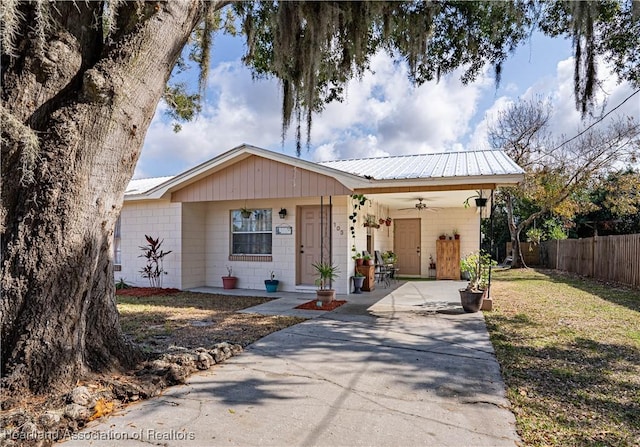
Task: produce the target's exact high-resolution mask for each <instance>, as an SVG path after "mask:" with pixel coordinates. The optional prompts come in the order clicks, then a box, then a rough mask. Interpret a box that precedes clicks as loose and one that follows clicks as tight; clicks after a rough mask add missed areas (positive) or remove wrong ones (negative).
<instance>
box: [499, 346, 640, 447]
mask: <svg viewBox="0 0 640 447" xmlns="http://www.w3.org/2000/svg"><path fill="white" fill-rule="evenodd" d="M508 338H509V336H508V334H507V336H506V337H504V338H498V339H494V346H495V349H496V353H497V354H498V358H500V359H501V365H502V368H503V374H504V376H505V378H506V380H507V383H508V386H509V388H510V389H511V390H512V392H513V393H514V395H515V396H516V400H517V401H518V402H517V404H516V405H519V406H521V407H523V409H524V410H525V412H529V413H537V414H538V416H537V418H542V419H544V418H545V417H549V418H550V419H558V420H562V425H563V426H564V427H563V430H562V431H560V430H558V431H557V432H556V433H555V436H556V442H557V443H558V444H561V445H569V444H570V445H583V446H601V445H634V443H635V442H637V440H638V439H640V387H639V383H638V377H639V375H640V370H639V368H638V365H640V350H639V349H636V348H634V347H630V346H624V345H619V344H609V343H602V342H598V341H595V340H591V339H588V338H576V339H574V340H572V341H571V342H567V343H564V344H560V345H554V346H546V347H541V348H536V347H532V346H527V345H524V346H518V345H516V344H514V343H510V342H509V341H508ZM522 396H525V397H522ZM550 412H551V414H550ZM534 436H535V431H534ZM532 442H533V443H536V440H533V441H532ZM537 442H542V440H540V439H538V440H537Z"/></svg>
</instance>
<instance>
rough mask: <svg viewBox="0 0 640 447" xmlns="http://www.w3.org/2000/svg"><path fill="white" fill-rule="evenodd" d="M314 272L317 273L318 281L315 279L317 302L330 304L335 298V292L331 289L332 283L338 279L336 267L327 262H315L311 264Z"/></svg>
mask: <svg viewBox="0 0 640 447" xmlns="http://www.w3.org/2000/svg"><path fill="white" fill-rule="evenodd" d="M311 265H312V266H313V268H314V269H316V272H318V276H319V277H318V279H316V281H315V282H316V286H317V287H318V290H316V296H317V298H318V301H321V302H322V303H323V304H324V303H330V302H331V301H333V300H334V298H335V297H336V291H335V290H334V289H332V288H331V283H332V281H333V280H334V279H335V278H337V277H338V273H339V272H340V271H339V270H338V267H336V266H335V265H333V264H331V263H329V262H322V261H319V262H316V263H314V264H311Z"/></svg>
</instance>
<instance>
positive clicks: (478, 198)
mask: <svg viewBox="0 0 640 447" xmlns="http://www.w3.org/2000/svg"><path fill="white" fill-rule="evenodd" d="M471 199H475V202H476V206H477V207H478V208H484V207H485V206H487V198H486V197H482V191H476V194H474V195H472V196H470V197H467V198H466V199H465V201H464V202H463V204H464V207H465V208H469V206H470V205H469V200H471Z"/></svg>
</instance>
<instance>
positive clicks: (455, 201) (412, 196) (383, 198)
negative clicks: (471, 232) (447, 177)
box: [366, 189, 491, 213]
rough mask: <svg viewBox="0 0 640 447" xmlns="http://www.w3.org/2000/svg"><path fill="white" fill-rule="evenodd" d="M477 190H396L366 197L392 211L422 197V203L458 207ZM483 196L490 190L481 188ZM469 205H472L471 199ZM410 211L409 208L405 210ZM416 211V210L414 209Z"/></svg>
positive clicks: (409, 204)
mask: <svg viewBox="0 0 640 447" xmlns="http://www.w3.org/2000/svg"><path fill="white" fill-rule="evenodd" d="M476 191H477V190H474V189H469V190H459V191H420V192H396V193H385V194H366V195H367V197H370V198H372V199H374V200H375V201H376V202H379V203H380V204H381V205H384V206H388V207H389V211H390V212H391V213H394V212H396V211H398V210H400V209H401V208H412V207H414V205H415V204H416V203H418V199H419V198H422V199H423V203H424V204H425V205H427V206H428V207H433V208H460V207H463V206H464V205H463V204H464V201H465V200H466V199H467V198H468V197H471V196H474V195H476V194H477V192H476ZM482 195H483V197H489V196H490V195H491V190H483V193H482ZM471 205H472V206H473V205H474V202H473V200H471ZM405 211H411V210H405ZM416 212H418V210H417V209H416Z"/></svg>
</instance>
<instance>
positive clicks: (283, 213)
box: [278, 208, 287, 219]
mask: <svg viewBox="0 0 640 447" xmlns="http://www.w3.org/2000/svg"><path fill="white" fill-rule="evenodd" d="M278 215H279V216H280V219H284V218H285V217H287V210H286V209H284V208H280V212H279V213H278Z"/></svg>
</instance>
